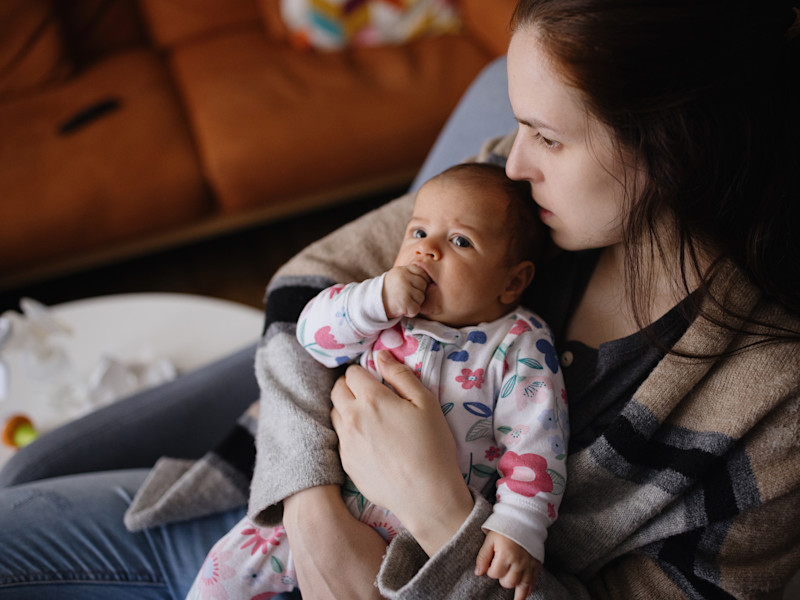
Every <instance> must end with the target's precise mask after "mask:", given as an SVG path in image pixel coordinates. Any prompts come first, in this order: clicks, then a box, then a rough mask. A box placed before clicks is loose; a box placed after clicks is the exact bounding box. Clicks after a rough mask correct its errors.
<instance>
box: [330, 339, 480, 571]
mask: <svg viewBox="0 0 800 600" xmlns="http://www.w3.org/2000/svg"><path fill="white" fill-rule="evenodd" d="M377 358H378V368H379V370H380V372H381V374H382V375H383V377H384V379H385V380H386V382H387V383H389V384H390V385H391V386H392V388H394V389H395V390H396V391H397V393H396V394H395V393H394V392H392V390H391V389H390V388H389V387H387V386H386V385H383V384H382V383H381V382H379V381H377V380H376V379H375V377H373V376H372V375H371V374H370V373H369V372H367V371H366V370H364V369H362V368H361V367H357V366H351V367H349V368H348V369H347V372H346V373H345V375H344V376H343V377H341V378H339V380H338V381H337V382H336V384H335V385H334V387H333V391H332V392H331V398H332V400H333V406H334V408H333V411H332V412H331V419H332V421H333V426H334V429H335V430H336V433H337V434H338V435H339V452H340V455H341V458H342V465H343V466H344V470H345V472H347V474H348V475H349V476H350V478H351V479H352V480H353V482H354V483H355V484H356V486H357V487H358V489H359V491H360V492H361V493H362V494H364V496H366V497H367V498H369V500H371V501H372V502H374V503H375V504H378V505H379V506H383V507H384V508H388V509H389V510H391V511H392V512H393V513H394V514H395V515H396V516H397V518H398V519H400V521H401V522H402V523H403V525H404V526H405V527H406V528H407V529H408V530H409V532H410V533H411V535H413V536H414V538H415V539H416V540H417V542H418V543H419V544H420V546H422V548H423V549H424V550H425V552H427V553H428V555H429V556H431V555H433V554H435V553H436V552H437V551H438V550H439V549H440V548H441V547H442V546H443V545H444V544H445V543H447V542H448V541H449V540H450V539H451V538H452V537H453V536H454V535H455V533H456V532H457V531H458V528H459V527H460V526H461V524H462V523H463V522H464V520H465V519H466V518H467V516H469V513H470V512H471V511H472V508H473V506H474V501H473V499H472V495H471V493H470V491H469V489H468V488H467V486H466V484H465V483H464V478H463V477H462V475H461V470H460V469H459V467H458V461H457V459H456V445H455V441H454V440H453V435H452V433H451V432H450V429H449V427H448V426H447V422H446V420H445V418H444V415H443V414H442V410H441V408H440V406H439V402H438V401H437V400H436V397H435V396H434V395H433V394H432V393H431V392H430V391H429V390H428V389H427V388H425V386H423V385H422V383H421V382H420V381H419V379H417V377H416V376H415V375H414V373H413V372H412V371H411V369H409V368H408V367H406V366H405V365H403V364H402V363H399V362H397V361H396V360H394V358H393V357H392V356H391V354H390V353H388V352H387V351H381V352H379V353H378V356H377Z"/></svg>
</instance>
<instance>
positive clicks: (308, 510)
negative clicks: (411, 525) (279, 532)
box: [283, 485, 386, 599]
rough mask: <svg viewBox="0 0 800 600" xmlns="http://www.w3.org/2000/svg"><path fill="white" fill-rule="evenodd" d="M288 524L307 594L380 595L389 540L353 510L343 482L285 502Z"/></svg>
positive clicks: (339, 596)
mask: <svg viewBox="0 0 800 600" xmlns="http://www.w3.org/2000/svg"><path fill="white" fill-rule="evenodd" d="M283 525H284V527H285V528H286V535H287V536H288V538H289V544H290V545H291V548H292V557H293V559H294V563H295V568H296V570H297V579H298V582H299V585H300V591H301V593H302V594H303V597H304V598H316V599H327V598H354V599H355V598H358V599H361V598H364V599H367V598H369V599H372V598H380V597H381V595H380V593H378V589H377V588H376V587H375V579H376V577H377V575H378V570H379V569H380V566H381V561H382V560H383V555H384V554H385V553H386V542H385V541H384V540H383V538H381V536H379V535H378V534H377V533H376V532H375V530H373V529H372V527H370V526H369V525H366V524H364V523H361V522H360V521H358V520H357V519H356V518H355V517H353V515H352V514H350V511H349V510H347V507H346V506H345V505H344V502H343V501H342V495H341V491H340V489H339V486H335V485H327V486H320V487H315V488H309V489H306V490H303V491H302V492H298V493H297V494H295V495H294V496H290V497H289V498H287V499H286V500H285V501H284V514H283Z"/></svg>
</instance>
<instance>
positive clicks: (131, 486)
mask: <svg viewBox="0 0 800 600" xmlns="http://www.w3.org/2000/svg"><path fill="white" fill-rule="evenodd" d="M146 475H147V470H128V471H108V472H101V473H91V474H84V475H74V476H69V477H60V478H56V479H48V480H43V481H38V482H33V483H30V484H25V485H20V486H16V487H12V488H8V489H5V490H0V506H2V507H3V511H2V512H0V531H2V532H3V550H2V553H1V555H2V558H1V559H0V598H3V600H11V599H23V598H43V597H53V598H56V597H57V598H64V599H67V600H69V598H81V599H86V598H112V597H113V598H118V599H124V598H131V599H133V598H136V599H149V598H153V599H155V598H158V599H168V598H169V599H174V598H183V597H184V594H185V593H186V591H187V590H188V588H189V586H190V585H191V583H192V581H193V579H194V577H195V575H196V574H197V571H198V569H199V568H200V566H201V565H202V563H203V560H204V559H205V556H206V553H207V552H208V550H209V549H210V548H211V547H212V546H213V545H214V543H215V542H216V541H217V540H218V539H219V538H220V537H221V536H223V535H224V534H225V533H226V532H227V531H228V530H229V529H230V528H231V527H232V526H233V525H234V524H235V523H236V522H238V520H239V519H240V518H241V517H242V516H243V515H244V511H245V507H241V509H238V510H233V511H228V512H224V513H219V514H216V515H212V516H209V517H206V518H202V519H193V520H190V521H185V522H181V523H174V524H171V525H167V526H163V527H156V528H153V529H150V530H146V531H143V532H136V533H131V532H129V531H127V530H126V529H125V526H124V524H123V521H122V516H123V514H124V512H125V510H126V509H127V507H128V505H129V504H130V500H131V498H132V497H133V494H134V493H135V491H136V489H137V488H138V487H139V485H141V483H142V481H143V480H144V478H145V476H146ZM48 592H49V593H48Z"/></svg>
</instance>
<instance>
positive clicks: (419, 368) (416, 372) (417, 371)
mask: <svg viewBox="0 0 800 600" xmlns="http://www.w3.org/2000/svg"><path fill="white" fill-rule="evenodd" d="M414 375H416V376H417V379H422V361H420V362H418V363H417V364H415V365H414Z"/></svg>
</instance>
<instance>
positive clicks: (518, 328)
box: [509, 319, 533, 335]
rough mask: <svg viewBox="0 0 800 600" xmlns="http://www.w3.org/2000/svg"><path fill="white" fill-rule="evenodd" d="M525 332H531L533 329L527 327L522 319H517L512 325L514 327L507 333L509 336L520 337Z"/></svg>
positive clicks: (526, 323)
mask: <svg viewBox="0 0 800 600" xmlns="http://www.w3.org/2000/svg"><path fill="white" fill-rule="evenodd" d="M526 331H533V328H532V327H531V326H530V325H528V322H527V321H523V320H522V319H517V321H516V322H515V323H514V326H513V327H512V328H511V331H509V333H510V334H511V335H520V334H521V333H525V332H526Z"/></svg>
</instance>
